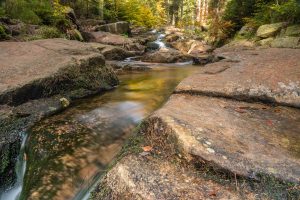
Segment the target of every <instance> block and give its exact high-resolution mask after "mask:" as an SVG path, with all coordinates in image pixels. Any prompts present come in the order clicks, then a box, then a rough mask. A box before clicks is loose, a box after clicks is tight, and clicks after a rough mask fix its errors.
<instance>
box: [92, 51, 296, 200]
mask: <svg viewBox="0 0 300 200" xmlns="http://www.w3.org/2000/svg"><path fill="white" fill-rule="evenodd" d="M216 53H217V54H218V55H219V56H221V57H223V58H224V59H223V60H222V61H220V62H217V63H213V64H209V65H206V67H205V68H202V69H201V70H200V72H199V73H196V74H194V75H191V76H190V77H188V78H186V79H185V80H184V81H182V82H181V83H180V84H179V86H178V87H177V88H176V89H175V92H174V94H173V95H172V96H171V97H170V99H169V101H168V102H167V103H166V104H165V105H164V106H163V107H162V108H161V109H159V110H158V111H156V112H155V113H153V114H152V115H151V116H150V117H149V118H147V119H146V120H145V121H144V122H143V123H142V125H141V126H140V128H139V130H138V131H137V133H136V136H135V137H134V138H133V139H132V140H131V141H130V142H129V144H128V145H127V146H126V148H124V149H123V151H122V153H121V154H120V156H119V158H118V161H117V162H115V164H114V165H113V166H111V168H110V170H109V171H108V172H107V174H106V175H105V176H104V177H103V179H102V180H101V181H100V183H99V184H98V186H97V187H96V189H95V191H94V192H93V193H92V197H91V199H119V198H122V199H186V198H188V199H199V198H200V199H257V198H258V199H298V198H299V197H300V192H299V191H300V190H299V180H300V179H299V178H300V172H299V168H300V157H299V152H300V151H299V141H300V138H299V130H300V126H299V125H300V118H299V117H300V113H299V103H300V96H299V91H300V89H299V87H300V86H299V80H300V72H299V66H300V63H299V59H298V58H299V56H300V55H299V53H300V51H299V50H297V49H274V48H256V47H237V46H235V47H224V48H221V49H218V50H216Z"/></svg>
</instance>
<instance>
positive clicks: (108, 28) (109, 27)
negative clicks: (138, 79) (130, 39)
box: [96, 21, 130, 34]
mask: <svg viewBox="0 0 300 200" xmlns="http://www.w3.org/2000/svg"><path fill="white" fill-rule="evenodd" d="M96 31H105V32H110V33H114V34H129V33H130V28H129V23H128V22H125V21H120V22H116V23H110V24H105V25H101V26H99V27H98V28H97V29H96Z"/></svg>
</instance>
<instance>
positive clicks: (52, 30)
mask: <svg viewBox="0 0 300 200" xmlns="http://www.w3.org/2000/svg"><path fill="white" fill-rule="evenodd" d="M38 35H40V36H41V38H43V39H48V38H60V37H63V34H62V33H61V32H60V31H59V30H58V29H57V28H56V27H51V26H42V27H41V28H40V29H39V30H38Z"/></svg>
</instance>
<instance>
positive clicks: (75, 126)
mask: <svg viewBox="0 0 300 200" xmlns="http://www.w3.org/2000/svg"><path fill="white" fill-rule="evenodd" d="M195 70H197V68H195V67H192V66H177V67H176V66H174V67H159V68H158V69H157V70H153V71H148V72H141V73H134V74H129V75H122V76H120V81H121V84H120V86H119V87H117V88H116V89H114V90H112V91H109V92H106V93H105V94H103V95H99V96H95V97H93V98H90V99H83V100H80V101H78V102H77V103H76V105H75V106H73V107H71V108H69V109H67V110H66V111H64V112H63V113H60V114H58V115H55V116H52V117H50V118H48V119H45V120H43V121H42V122H40V123H38V124H37V125H36V126H35V127H34V128H33V129H32V131H31V132H30V133H28V139H27V142H26V154H27V167H26V173H25V177H24V184H23V188H22V195H21V199H23V198H24V199H27V198H28V197H30V199H84V198H85V197H86V196H88V193H89V189H90V188H91V186H92V185H94V184H95V181H96V180H97V179H98V178H99V176H100V175H101V174H102V172H103V171H104V170H105V169H106V167H107V166H108V165H109V163H110V162H111V161H112V160H113V158H114V157H115V156H116V154H117V153H118V152H119V151H120V149H121V148H122V145H123V144H124V142H125V141H126V139H127V138H128V136H130V134H131V133H132V130H133V129H134V128H135V127H136V126H137V124H138V123H139V122H141V120H142V119H144V118H145V117H146V116H147V115H149V114H150V113H151V112H153V111H154V110H156V109H158V108H159V107H160V106H161V105H162V104H163V103H164V102H165V101H166V100H167V99H168V97H169V96H170V95H171V93H172V91H173V90H174V88H175V87H176V85H177V84H178V83H179V82H180V81H181V80H182V79H183V78H185V77H186V76H188V75H189V74H191V73H193V72H194V71H195Z"/></svg>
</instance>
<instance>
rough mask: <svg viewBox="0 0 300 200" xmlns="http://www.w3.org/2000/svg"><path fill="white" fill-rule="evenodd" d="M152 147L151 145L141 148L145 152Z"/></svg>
mask: <svg viewBox="0 0 300 200" xmlns="http://www.w3.org/2000/svg"><path fill="white" fill-rule="evenodd" d="M152 149H153V148H152V147H151V146H144V147H143V150H144V151H146V152H149V151H152Z"/></svg>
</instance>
